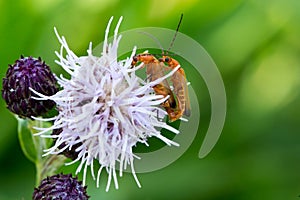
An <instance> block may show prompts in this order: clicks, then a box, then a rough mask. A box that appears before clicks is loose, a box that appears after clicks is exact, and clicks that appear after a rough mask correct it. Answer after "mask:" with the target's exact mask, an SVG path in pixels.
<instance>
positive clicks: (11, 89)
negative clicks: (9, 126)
mask: <svg viewBox="0 0 300 200" xmlns="http://www.w3.org/2000/svg"><path fill="white" fill-rule="evenodd" d="M29 88H32V89H34V90H35V91H37V92H39V93H42V94H44V95H53V94H55V93H56V92H57V91H58V88H57V85H56V79H55V77H54V75H53V74H52V72H51V71H50V68H49V67H48V66H47V65H46V64H45V62H43V61H42V60H41V58H38V59H37V58H33V57H23V56H21V58H20V59H18V60H16V62H15V63H14V64H13V65H10V66H9V68H8V70H7V72H6V76H5V77H4V78H3V89H2V97H3V99H4V100H5V102H6V104H7V108H8V109H9V110H10V111H11V112H13V113H15V114H17V115H19V116H20V117H28V118H31V117H32V116H40V115H42V114H44V113H46V112H47V111H48V110H50V109H51V108H53V106H54V105H55V102H54V101H51V100H46V101H40V100H36V99H33V98H32V92H31V91H30V90H29Z"/></svg>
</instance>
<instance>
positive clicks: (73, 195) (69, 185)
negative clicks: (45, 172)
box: [32, 174, 89, 200]
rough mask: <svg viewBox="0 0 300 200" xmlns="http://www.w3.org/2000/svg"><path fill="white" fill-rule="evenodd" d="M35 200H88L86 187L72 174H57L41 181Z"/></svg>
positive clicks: (36, 190) (34, 193) (34, 196)
mask: <svg viewBox="0 0 300 200" xmlns="http://www.w3.org/2000/svg"><path fill="white" fill-rule="evenodd" d="M32 199H33V200H40V199H44V200H55V199H57V200H58V199H60V200H86V199H89V196H88V195H87V193H86V186H82V182H81V181H78V180H77V178H73V177H72V175H71V174H67V175H64V174H57V175H54V176H50V177H47V178H45V179H43V180H42V181H41V184H40V186H39V187H38V188H35V189H34V192H33V195H32Z"/></svg>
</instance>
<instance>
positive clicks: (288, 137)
mask: <svg viewBox="0 0 300 200" xmlns="http://www.w3.org/2000/svg"><path fill="white" fill-rule="evenodd" d="M299 10H300V1H299V0H265V1H260V0H249V1H242V0H228V1H216V0H214V1H211V0H202V1H197V0H187V1H179V0H165V1H161V0H152V1H150V0H144V1H130V0H128V1H120V0H119V1H118V0H74V1H67V0H51V1H50V0H48V1H46V0H45V1H40V0H27V1H26V0H15V1H8V0H0V34H1V35H0V66H1V67H0V74H1V77H3V76H4V75H5V72H6V69H7V65H8V64H12V63H13V62H14V61H15V60H16V59H17V58H19V56H20V55H21V54H23V55H25V56H29V55H32V56H35V57H38V56H41V57H42V58H43V59H44V60H45V61H46V62H47V63H48V64H49V65H50V66H51V68H52V69H53V71H54V72H55V73H60V72H61V69H60V68H59V67H58V66H57V65H56V64H55V63H54V60H55V59H56V56H55V54H54V51H55V50H59V47H60V46H59V43H58V42H57V39H56V37H55V35H54V31H53V27H54V26H55V27H57V29H58V30H59V32H60V33H61V34H63V35H64V36H65V37H66V38H67V40H68V43H69V45H70V47H71V49H73V50H74V52H75V53H76V54H77V55H85V54H86V49H87V47H88V44H89V42H90V41H92V42H93V43H94V44H98V43H99V42H101V41H102V40H103V37H104V30H105V27H106V25H107V22H108V20H109V18H110V17H111V16H115V17H116V18H118V17H119V16H124V20H123V23H122V25H121V31H125V30H129V29H132V28H139V27H147V26H155V27H163V28H170V29H175V28H176V26H177V22H178V19H179V16H180V14H181V13H184V19H183V22H182V25H181V27H180V31H181V32H182V33H185V34H187V35H188V36H190V37H191V38H193V39H195V40H197V41H198V42H199V43H200V44H201V45H202V46H203V47H204V48H205V49H206V50H207V52H208V53H209V54H210V55H211V57H212V58H213V59H214V61H215V63H216V64H217V66H218V68H219V70H220V73H221V74H222V77H223V79H224V84H225V87H226V92H227V101H228V104H227V106H228V107H227V108H228V112H227V118H226V123H225V127H224V130H223V133H222V135H221V138H220V140H219V142H218V144H217V145H216V147H215V148H214V149H213V151H212V152H211V153H210V154H209V155H208V156H207V157H205V158H204V159H199V158H198V151H199V148H200V145H201V141H202V140H203V137H204V134H205V131H206V130H207V127H208V124H209V118H210V99H209V95H208V92H207V89H206V86H205V84H204V82H203V80H202V79H201V78H199V80H197V79H195V80H191V82H192V84H193V87H195V88H199V91H201V95H200V97H201V98H199V105H200V107H201V123H200V129H199V132H198V135H197V137H196V139H195V141H194V142H193V144H192V146H191V147H190V148H189V149H188V150H187V152H185V154H184V155H183V156H182V157H181V158H180V159H178V160H177V161H176V162H174V163H173V164H171V165H170V166H168V167H166V168H164V169H161V170H159V171H155V172H151V173H146V174H139V175H138V176H139V179H140V181H141V183H142V186H143V187H142V188H141V189H139V188H138V187H137V186H136V184H135V182H134V180H133V178H132V176H131V175H130V174H128V175H125V177H123V178H121V179H119V180H120V182H119V185H120V189H119V190H115V189H114V188H113V187H112V188H111V190H110V191H109V192H108V193H106V192H105V191H104V188H105V184H104V183H106V177H105V176H103V184H102V185H101V187H100V188H98V189H97V188H95V184H94V183H93V182H92V181H91V182H89V186H88V192H89V194H90V195H91V196H92V198H91V199H124V200H127V199H128V200H129V199H130V200H132V199H145V200H150V199H204V200H205V199H209V200H217V199H230V200H250V199H251V200H257V199H263V200H265V199H272V200H283V199H299V197H298V196H299V195H300V173H299V169H300V132H299V129H300V125H299V124H300V123H299V122H300V101H299V100H300V93H299V91H300V90H299V86H300V39H299V37H300V25H299V23H300V12H299ZM186 71H187V76H188V77H189V69H186ZM0 116H1V120H0V127H1V128H2V131H1V134H0V167H1V170H0V179H1V181H0V199H1V200H2V199H3V200H6V199H7V200H10V199H31V194H32V192H33V187H34V177H35V171H34V170H35V169H34V165H33V164H32V163H30V162H29V161H28V160H26V158H25V156H24V155H23V154H22V152H21V150H20V146H19V143H18V139H17V132H16V131H17V127H16V125H17V124H16V120H15V118H14V117H13V116H12V115H11V113H10V112H9V111H8V110H7V109H6V108H5V104H4V102H3V100H2V99H1V100H0ZM65 171H71V168H66V169H65Z"/></svg>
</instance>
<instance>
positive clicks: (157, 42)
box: [139, 31, 164, 54]
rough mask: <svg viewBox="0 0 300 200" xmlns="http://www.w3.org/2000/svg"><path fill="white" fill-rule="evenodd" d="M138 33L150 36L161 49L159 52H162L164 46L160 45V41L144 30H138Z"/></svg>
mask: <svg viewBox="0 0 300 200" xmlns="http://www.w3.org/2000/svg"><path fill="white" fill-rule="evenodd" d="M139 33H142V34H144V35H147V36H148V37H150V38H151V39H152V40H153V41H154V42H156V44H157V45H158V46H159V48H160V49H161V53H162V54H164V48H163V47H162V45H161V43H160V42H159V40H158V39H157V38H156V37H155V36H154V35H152V34H150V33H147V32H144V31H139Z"/></svg>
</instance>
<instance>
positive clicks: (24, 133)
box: [17, 117, 38, 163]
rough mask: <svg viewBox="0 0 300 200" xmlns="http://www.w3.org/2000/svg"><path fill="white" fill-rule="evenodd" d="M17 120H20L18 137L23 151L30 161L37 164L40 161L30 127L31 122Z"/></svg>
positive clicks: (19, 119)
mask: <svg viewBox="0 0 300 200" xmlns="http://www.w3.org/2000/svg"><path fill="white" fill-rule="evenodd" d="M17 120H18V137H19V142H20V145H21V148H22V151H23V153H24V154H25V156H26V157H27V158H28V159H29V160H30V161H32V162H33V163H36V161H37V159H38V155H37V149H36V146H35V142H34V136H33V134H32V132H31V128H30V126H29V124H30V120H29V119H21V118H18V117H17Z"/></svg>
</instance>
